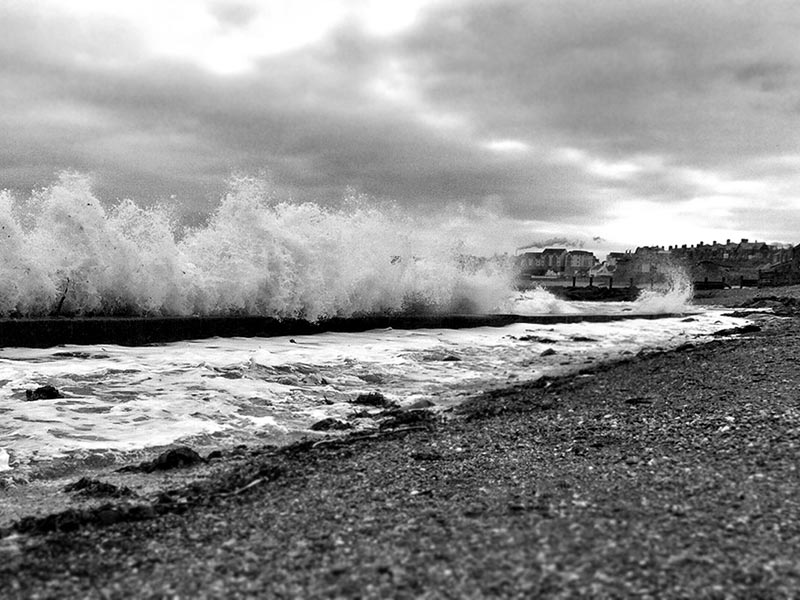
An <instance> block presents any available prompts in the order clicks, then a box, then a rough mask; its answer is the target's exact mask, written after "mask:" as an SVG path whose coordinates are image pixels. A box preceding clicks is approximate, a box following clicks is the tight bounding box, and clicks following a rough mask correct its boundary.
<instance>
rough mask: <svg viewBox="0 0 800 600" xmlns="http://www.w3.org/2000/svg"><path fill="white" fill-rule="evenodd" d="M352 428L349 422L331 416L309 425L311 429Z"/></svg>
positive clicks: (335, 429) (336, 429) (334, 429)
mask: <svg viewBox="0 0 800 600" xmlns="http://www.w3.org/2000/svg"><path fill="white" fill-rule="evenodd" d="M352 428H353V426H352V425H351V424H350V423H347V422H345V421H340V420H339V419H334V418H331V417H329V418H327V419H322V420H321V421H317V422H316V423H314V424H313V425H312V426H311V427H310V429H311V430H312V431H343V430H345V429H352Z"/></svg>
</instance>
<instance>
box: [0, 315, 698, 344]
mask: <svg viewBox="0 0 800 600" xmlns="http://www.w3.org/2000/svg"><path fill="white" fill-rule="evenodd" d="M686 314H688V313H652V314H639V313H627V314H605V315H604V314H558V315H555V314H547V315H516V314H480V315H465V314H441V315H411V316H409V315H386V316H360V317H348V318H344V317H335V318H330V319H324V320H320V321H317V322H311V321H305V320H302V319H275V318H271V317H256V316H232V317H209V316H202V317H199V316H198V317H75V318H38V319H28V318H20V319H0V347H27V348H49V347H52V346H60V345H64V344H78V345H80V344H118V345H121V346H141V345H144V344H156V343H166V342H177V341H181V340H194V339H197V340H199V339H206V338H211V337H277V336H289V335H312V334H315V333H323V332H327V331H331V332H340V333H355V332H362V331H369V330H371V329H387V328H392V329H466V328H473V327H504V326H506V325H511V324H513V323H531V324H537V325H547V324H556V323H581V322H590V323H608V322H612V321H622V320H630V319H663V318H669V317H681V316H685V315H686Z"/></svg>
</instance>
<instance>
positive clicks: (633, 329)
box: [0, 307, 742, 465]
mask: <svg viewBox="0 0 800 600" xmlns="http://www.w3.org/2000/svg"><path fill="white" fill-rule="evenodd" d="M609 308H610V307H609ZM617 308H619V307H617ZM596 309H599V307H596ZM741 323H742V320H741V319H735V318H731V317H723V316H721V315H720V314H719V312H715V311H704V312H702V313H699V314H695V315H693V316H692V317H691V319H690V320H687V319H685V318H682V317H679V318H665V319H658V320H646V319H632V320H625V321H617V322H611V323H575V324H558V325H530V324H515V325H510V326H507V327H497V328H495V327H481V328H475V329H462V330H441V329H430V330H413V331H402V330H391V329H388V330H373V331H367V332H363V333H324V334H318V335H313V336H296V337H294V338H288V337H278V338H225V339H222V338H213V339H208V340H199V341H187V342H179V343H172V344H166V345H159V346H146V347H122V346H114V345H103V346H64V347H58V348H51V349H22V348H5V349H2V350H0V414H1V415H2V421H0V447H3V448H5V450H6V451H7V452H8V454H9V456H10V462H11V464H12V465H14V464H15V463H16V464H18V465H25V464H27V463H28V462H29V461H31V460H32V459H33V460H41V459H47V458H51V457H56V456H63V455H65V454H70V453H72V454H74V455H76V456H80V455H81V453H87V452H89V451H92V450H98V449H111V450H117V451H125V450H133V449H137V448H144V447H148V446H156V445H162V444H167V443H170V442H174V441H176V440H179V439H182V438H186V437H188V436H196V435H199V434H207V435H208V434H210V435H213V436H214V439H216V440H218V441H220V442H223V441H225V440H227V441H228V442H229V443H233V442H234V441H235V440H237V439H242V438H245V437H248V438H250V437H252V436H256V437H258V438H259V439H260V440H262V441H264V442H267V443H270V442H271V443H280V442H282V441H284V440H285V439H286V436H287V435H289V434H292V433H298V432H305V431H307V429H308V428H309V427H310V426H311V425H312V424H313V423H314V422H316V421H318V420H320V419H322V418H324V417H328V416H334V417H342V418H346V417H347V416H348V415H349V414H351V413H352V412H354V410H356V409H357V408H359V407H356V406H353V405H352V404H351V402H352V400H354V399H355V397H356V396H358V395H359V394H362V393H366V392H371V391H379V392H381V393H383V394H384V395H385V396H386V397H387V398H389V399H392V400H395V401H397V402H399V403H400V404H401V405H404V406H408V405H410V404H413V403H414V402H416V401H419V400H423V399H424V400H428V401H431V402H433V403H434V404H435V405H436V406H439V407H446V406H450V405H452V404H454V403H458V402H459V401H461V400H463V399H464V398H465V397H467V396H470V395H473V394H474V393H475V392H476V391H477V390H480V389H485V388H487V387H496V386H503V385H507V384H513V383H517V382H521V381H525V380H530V379H535V378H538V377H540V376H542V375H544V374H555V373H563V372H568V371H574V370H577V369H579V368H581V367H584V366H586V365H587V364H594V363H597V362H600V361H607V360H612V359H614V358H618V357H620V356H621V355H623V354H625V353H631V352H637V351H639V350H641V349H643V348H670V347H675V346H678V345H680V344H683V343H686V342H689V341H692V342H698V341H703V340H704V339H706V336H707V334H708V333H710V332H713V331H716V330H718V329H720V328H725V327H731V326H734V325H737V324H741ZM549 348H552V349H553V350H555V354H551V355H548V356H542V353H543V352H544V351H545V350H547V349H549ZM454 359H458V360H454ZM44 384H50V385H54V386H55V387H56V388H58V389H59V390H60V391H61V392H62V393H63V394H64V396H65V397H64V398H60V399H52V400H39V401H35V402H25V401H24V400H25V390H26V389H31V388H35V387H38V386H41V385H44Z"/></svg>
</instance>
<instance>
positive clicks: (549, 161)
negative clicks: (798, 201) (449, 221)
mask: <svg viewBox="0 0 800 600" xmlns="http://www.w3.org/2000/svg"><path fill="white" fill-rule="evenodd" d="M208 11H209V14H211V15H212V16H213V17H214V18H215V19H216V20H217V21H218V22H219V25H220V27H223V28H226V29H230V30H236V29H237V28H244V27H247V26H249V25H250V24H251V23H253V22H254V21H255V19H257V18H258V16H259V13H258V11H257V5H256V4H246V3H240V2H214V3H211V4H209V6H208ZM0 18H2V20H3V22H4V28H5V29H6V34H4V36H3V37H2V38H0V82H2V84H3V85H2V86H0V109H1V110H0V128H1V129H2V130H3V131H4V132H7V135H4V136H3V139H2V140H0V164H2V165H3V166H2V169H0V177H2V180H0V187H11V188H17V189H21V190H24V189H30V188H33V187H39V186H41V185H44V184H46V183H48V182H49V181H51V180H52V177H53V174H54V173H55V172H57V171H58V170H60V169H64V168H73V169H79V170H85V171H87V172H91V173H93V174H94V176H95V180H96V181H97V185H98V188H99V190H100V191H101V193H102V194H104V195H106V196H108V197H110V198H115V197H123V196H128V197H136V198H142V199H144V200H152V199H156V198H159V197H169V196H170V195H173V194H175V195H177V197H178V200H180V201H181V202H182V203H183V206H184V207H185V212H186V213H187V214H189V213H193V212H197V211H207V210H209V209H210V207H211V206H213V203H214V201H215V200H216V198H218V197H219V195H220V194H222V193H223V191H224V186H225V179H226V178H227V176H228V175H229V174H230V173H231V172H233V171H236V170H243V171H249V172H258V171H260V170H266V171H268V172H269V173H270V177H271V178H272V180H273V181H274V184H275V186H276V189H277V190H278V191H279V193H281V194H284V195H286V196H292V197H294V198H296V199H300V200H321V201H327V200H330V199H337V198H339V197H340V196H341V195H342V194H343V193H344V191H345V189H347V187H348V186H354V187H355V188H356V189H358V190H359V191H362V192H365V193H368V194H371V195H374V196H376V197H380V198H391V199H393V200H395V201H397V202H399V203H401V204H404V205H414V206H417V207H425V206H434V205H435V206H441V205H444V204H448V203H452V202H456V201H462V202H466V203H468V204H473V205H481V204H483V203H486V202H487V201H491V202H492V203H493V205H495V206H497V207H499V210H501V211H503V212H505V213H506V215H507V216H509V217H512V218H519V219H529V220H538V221H544V222H551V223H553V224H554V225H558V224H564V225H570V226H585V227H587V228H590V227H591V228H593V229H595V228H597V224H598V223H601V222H602V220H603V219H604V218H607V215H608V214H609V209H610V207H611V205H612V204H613V203H615V202H619V201H624V200H648V201H651V202H656V203H660V204H667V203H671V202H675V201H687V200H691V199H693V198H700V197H703V196H704V195H707V194H715V193H716V194H718V193H719V191H718V190H717V191H715V190H714V189H713V185H714V181H715V178H716V179H723V180H724V179H725V178H729V179H731V180H734V181H735V180H738V179H748V180H755V181H767V182H770V185H771V184H773V183H774V182H776V181H778V182H780V181H786V179H787V178H789V177H796V175H793V168H794V167H795V166H796V165H795V164H794V163H792V162H791V161H789V162H787V161H786V160H784V157H785V156H788V155H792V154H797V148H798V147H800V128H798V127H797V126H796V119H797V114H798V111H797V107H798V106H800V92H798V90H800V86H799V85H798V84H799V83H800V55H798V53H797V52H796V47H797V46H796V39H795V38H796V31H797V30H798V26H800V10H798V9H797V8H795V6H794V4H792V3H788V2H786V3H784V2H770V3H755V2H733V3H732V2H723V1H721V0H720V1H719V2H703V3H695V2H688V1H678V2H675V1H669V2H666V1H665V2H648V3H631V2H627V1H626V2H622V1H609V2H603V3H590V2H583V1H577V0H564V1H562V0H559V1H558V2H556V1H542V2H536V3H531V2H523V1H521V0H520V1H496V2H472V3H459V4H451V3H448V4H444V5H442V6H441V7H440V8H438V9H436V10H431V11H426V12H424V13H423V14H422V16H421V20H420V21H419V22H418V23H417V25H416V27H415V28H414V29H413V30H411V31H409V32H407V33H405V34H402V35H399V36H389V37H380V36H374V35H371V34H369V33H366V32H365V31H364V30H363V29H361V28H360V27H359V25H358V24H356V23H354V22H349V21H348V22H345V23H344V24H343V25H341V26H339V27H338V28H337V29H336V30H335V31H333V32H332V33H331V34H330V35H328V36H326V37H325V38H324V39H322V40H320V41H318V42H316V43H314V44H312V45H308V46H305V47H303V48H299V49H296V50H292V51H286V52H282V53H280V54H275V55H273V56H269V57H266V58H262V59H260V60H259V61H257V62H256V63H255V64H254V68H253V69H252V70H251V71H248V72H245V73H241V74H236V75H233V76H221V75H219V74H216V73H214V72H212V71H209V70H206V69H204V68H203V67H202V66H200V65H197V64H192V63H191V62H190V61H189V60H188V59H179V58H165V57H161V58H156V57H153V56H150V55H148V54H147V52H146V49H147V45H146V43H145V40H144V39H143V38H141V37H140V36H139V35H138V34H137V33H136V31H135V29H134V28H132V27H131V26H129V25H126V24H125V23H124V22H122V21H112V20H109V19H104V20H102V21H92V22H90V21H81V20H76V19H74V18H69V17H66V16H57V15H55V14H44V13H43V12H41V11H34V10H33V9H30V10H26V9H24V8H23V7H21V5H20V6H18V7H17V8H16V9H10V8H7V7H6V8H0ZM704 173H707V176H706V175H704ZM748 216H749V215H748ZM769 218H770V217H769V216H765V217H764V219H766V220H769ZM572 241H574V240H572ZM573 245H574V244H573Z"/></svg>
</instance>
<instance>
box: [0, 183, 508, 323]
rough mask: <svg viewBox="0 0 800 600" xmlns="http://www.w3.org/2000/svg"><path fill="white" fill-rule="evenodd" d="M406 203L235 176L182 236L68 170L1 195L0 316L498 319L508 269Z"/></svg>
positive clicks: (163, 215) (159, 217)
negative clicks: (437, 315) (280, 195)
mask: <svg viewBox="0 0 800 600" xmlns="http://www.w3.org/2000/svg"><path fill="white" fill-rule="evenodd" d="M426 230H429V228H428V227H425V228H420V227H419V224H418V223H416V222H415V221H414V220H413V219H412V218H411V217H408V216H406V215H404V214H402V212H401V211H400V210H399V209H398V208H397V207H395V206H392V205H388V204H381V205H375V204H374V203H373V204H370V203H368V202H366V201H364V200H363V199H361V198H358V197H350V198H346V199H344V200H343V201H342V202H341V203H340V205H339V206H337V207H335V208H328V207H323V206H320V205H318V204H314V203H302V204H293V203H288V202H278V201H276V200H275V199H274V198H273V196H272V194H271V193H270V190H269V188H268V187H267V185H266V184H265V183H264V182H263V181H261V180H258V179H253V178H238V179H232V180H231V183H230V191H229V192H228V193H227V194H226V195H225V196H224V198H223V199H222V201H221V203H220V205H219V207H218V208H217V210H216V211H215V212H214V213H213V215H212V216H211V217H210V219H209V221H208V223H207V224H206V225H205V226H203V227H200V228H197V229H194V230H189V231H187V232H184V233H183V234H182V235H180V236H178V235H176V228H175V227H174V225H173V223H172V221H171V219H170V216H169V211H168V209H165V208H163V207H155V208H147V209H145V208H141V207H139V206H137V205H136V204H134V203H133V202H132V201H130V200H125V201H122V202H120V203H118V204H116V205H115V206H113V207H111V208H105V207H104V206H103V203H102V202H101V201H100V200H99V199H98V198H97V197H96V196H95V195H94V194H93V192H92V189H91V183H90V180H89V178H87V177H86V176H83V175H78V174H74V173H62V174H61V175H60V177H59V179H58V181H57V183H55V184H54V185H52V186H50V187H48V188H44V189H43V190H40V191H37V192H34V193H33V194H32V195H31V197H30V198H27V199H24V200H20V199H18V198H15V197H14V196H13V195H12V194H11V193H10V192H8V191H5V192H0V231H2V236H1V238H0V253H2V256H3V259H4V260H3V262H2V264H1V265H0V277H1V278H2V281H3V285H2V287H0V316H3V317H16V316H30V317H36V316H46V315H52V314H60V315H81V316H93V315H131V316H147V315H162V316H187V315H258V316H269V317H276V318H300V319H307V320H309V321H316V320H318V319H323V318H330V317H350V316H353V315H358V314H376V313H394V312H414V311H416V312H419V311H451V312H452V311H459V312H488V311H491V310H492V309H493V308H495V307H496V306H498V305H499V304H500V303H502V301H503V300H504V298H506V297H507V296H508V295H509V294H510V293H511V284H510V273H509V269H508V268H507V265H504V264H500V262H501V261H485V262H483V263H481V264H475V263H474V261H472V262H471V261H469V260H466V259H465V255H464V254H463V253H461V252H460V248H459V244H458V243H453V241H452V240H449V239H442V238H445V237H448V236H436V237H435V238H433V237H432V236H430V235H429V234H426V233H425V231H426Z"/></svg>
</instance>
